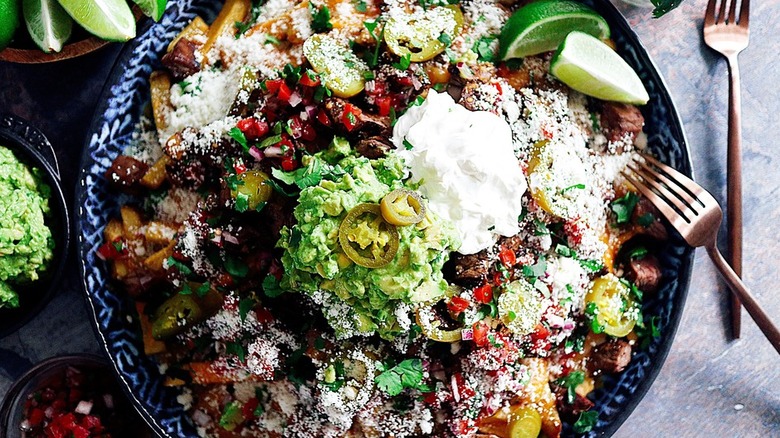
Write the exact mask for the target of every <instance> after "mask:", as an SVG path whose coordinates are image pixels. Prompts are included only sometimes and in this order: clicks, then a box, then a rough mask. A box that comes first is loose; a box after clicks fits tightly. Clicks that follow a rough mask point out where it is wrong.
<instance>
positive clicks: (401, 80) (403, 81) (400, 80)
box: [395, 76, 414, 87]
mask: <svg viewBox="0 0 780 438" xmlns="http://www.w3.org/2000/svg"><path fill="white" fill-rule="evenodd" d="M395 83H396V84H398V85H400V86H402V87H411V86H412V85H414V81H412V78H411V77H409V76H403V77H397V78H395Z"/></svg>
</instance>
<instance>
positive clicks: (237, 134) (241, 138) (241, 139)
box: [228, 126, 249, 152]
mask: <svg viewBox="0 0 780 438" xmlns="http://www.w3.org/2000/svg"><path fill="white" fill-rule="evenodd" d="M228 134H229V135H230V137H232V138H233V140H235V141H237V142H238V144H240V145H241V147H242V148H244V150H245V151H247V152H248V151H249V142H248V141H247V139H246V136H245V135H244V133H243V132H241V130H240V129H238V127H235V126H234V127H233V128H231V129H230V132H228Z"/></svg>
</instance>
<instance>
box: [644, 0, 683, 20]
mask: <svg viewBox="0 0 780 438" xmlns="http://www.w3.org/2000/svg"><path fill="white" fill-rule="evenodd" d="M651 1H652V2H653V6H655V9H653V17H654V18H660V17H662V16H663V15H664V14H666V13H667V12H669V11H671V10H672V9H674V8H676V7H677V6H680V3H682V0H651Z"/></svg>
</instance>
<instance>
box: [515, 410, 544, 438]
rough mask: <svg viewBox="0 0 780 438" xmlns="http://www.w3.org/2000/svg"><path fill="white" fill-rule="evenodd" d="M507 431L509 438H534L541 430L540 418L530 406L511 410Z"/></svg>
mask: <svg viewBox="0 0 780 438" xmlns="http://www.w3.org/2000/svg"><path fill="white" fill-rule="evenodd" d="M508 429H509V438H536V437H538V436H539V432H541V430H542V417H541V415H539V412H537V411H536V409H534V408H532V407H530V406H520V407H516V408H513V409H512V412H511V413H510V414H509V428H508Z"/></svg>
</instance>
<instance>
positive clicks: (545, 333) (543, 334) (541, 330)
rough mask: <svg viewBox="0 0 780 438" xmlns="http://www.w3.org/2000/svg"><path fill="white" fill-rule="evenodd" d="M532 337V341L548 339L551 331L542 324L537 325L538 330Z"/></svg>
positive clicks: (536, 329) (535, 330)
mask: <svg viewBox="0 0 780 438" xmlns="http://www.w3.org/2000/svg"><path fill="white" fill-rule="evenodd" d="M530 336H531V340H532V341H538V340H542V339H547V338H548V337H549V336H550V329H548V328H547V327H545V326H544V324H542V323H541V322H540V323H539V324H536V328H535V329H534V332H533V333H531V335H530Z"/></svg>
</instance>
